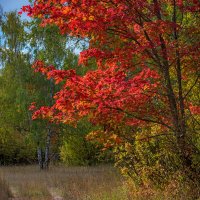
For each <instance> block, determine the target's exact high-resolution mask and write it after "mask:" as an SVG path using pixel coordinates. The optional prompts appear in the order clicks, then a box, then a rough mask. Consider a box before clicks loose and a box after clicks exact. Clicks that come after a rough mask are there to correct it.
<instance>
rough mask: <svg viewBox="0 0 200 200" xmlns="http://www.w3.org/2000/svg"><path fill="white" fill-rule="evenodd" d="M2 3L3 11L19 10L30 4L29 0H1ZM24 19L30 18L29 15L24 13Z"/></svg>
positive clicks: (0, 3)
mask: <svg viewBox="0 0 200 200" xmlns="http://www.w3.org/2000/svg"><path fill="white" fill-rule="evenodd" d="M0 5H1V6H2V8H3V12H11V11H17V12H19V11H20V9H21V7H22V6H24V5H29V0H0ZM22 19H28V17H27V15H26V14H22Z"/></svg>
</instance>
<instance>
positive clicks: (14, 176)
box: [0, 166, 200, 200]
mask: <svg viewBox="0 0 200 200" xmlns="http://www.w3.org/2000/svg"><path fill="white" fill-rule="evenodd" d="M0 174H1V177H2V181H1V182H0V200H7V199H8V197H11V196H14V197H18V198H19V199H20V200H21V198H23V200H26V199H27V200H53V199H54V198H55V197H62V199H63V200H190V199H191V200H193V199H194V198H193V197H192V193H193V192H194V190H193V191H191V190H190V185H189V183H188V184H187V183H178V182H177V181H176V179H173V180H172V181H171V182H169V184H168V185H166V187H165V188H164V189H163V190H160V189H158V188H155V187H154V186H153V185H143V186H135V185H134V184H132V183H130V182H128V181H127V180H125V179H124V178H123V177H122V176H121V175H120V174H119V173H118V172H117V170H116V169H114V168H113V167H111V166H96V167H65V166H53V167H51V168H50V169H49V170H48V171H41V170H39V169H38V167H37V166H14V167H1V168H0ZM3 180H4V181H3ZM5 181H6V182H5ZM8 186H9V187H8ZM11 193H12V195H11ZM199 196H200V195H199ZM195 199H196V198H195ZM199 200H200V198H199Z"/></svg>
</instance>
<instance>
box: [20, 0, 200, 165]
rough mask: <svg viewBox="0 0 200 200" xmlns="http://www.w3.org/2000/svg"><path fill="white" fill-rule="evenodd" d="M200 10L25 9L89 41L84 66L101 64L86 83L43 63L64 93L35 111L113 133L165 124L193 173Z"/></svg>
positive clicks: (42, 4) (121, 6) (93, 2)
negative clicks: (191, 138) (191, 133)
mask: <svg viewBox="0 0 200 200" xmlns="http://www.w3.org/2000/svg"><path fill="white" fill-rule="evenodd" d="M199 10H200V3H199V1H196V0H187V1H185V0H134V1H130V0H103V1H99V0H35V1H34V3H33V6H24V7H23V8H22V11H24V12H27V13H28V15H30V16H31V17H36V18H40V19H41V20H42V24H41V25H42V26H46V25H47V24H54V25H56V26H58V27H59V28H60V31H61V33H62V34H69V35H72V36H75V37H80V38H88V39H89V48H88V49H87V50H84V51H83V52H81V53H80V57H79V64H80V65H81V66H80V67H84V66H85V67H87V65H88V61H89V60H91V59H92V60H95V62H96V65H97V69H96V70H89V71H88V72H87V73H86V74H85V75H84V76H80V75H78V74H76V71H75V70H72V69H71V70H57V69H56V68H55V67H54V66H46V65H45V64H44V63H43V62H42V61H36V62H35V64H34V65H33V68H34V69H35V71H37V72H41V73H42V74H45V75H46V76H47V78H49V79H55V83H56V84H58V83H62V84H63V86H62V89H61V90H60V91H59V92H58V93H56V94H55V95H54V99H55V104H54V105H53V106H50V107H48V106H43V107H41V108H40V109H38V110H37V108H36V107H35V103H33V104H32V106H31V107H30V109H31V110H34V114H33V118H40V117H42V118H48V119H49V120H50V121H54V122H62V123H67V124H75V123H76V122H77V121H78V120H79V119H81V118H83V117H84V116H88V117H89V119H90V121H91V122H93V123H94V124H100V125H103V126H104V127H105V129H106V130H109V129H110V126H111V125H112V124H116V123H122V122H123V123H124V124H125V125H127V126H131V127H145V126H147V125H149V124H158V125H159V126H160V127H161V128H162V130H163V131H166V130H168V131H171V132H173V133H174V135H175V137H176V139H177V144H178V147H179V151H180V155H181V157H182V160H183V163H184V165H185V166H189V167H190V166H191V165H192V164H191V162H192V161H191V160H192V153H193V152H194V149H195V151H197V147H193V146H192V145H191V144H189V143H190V142H188V141H187V140H188V138H187V136H188V132H189V128H188V127H189V124H188V119H189V118H190V117H191V116H192V117H194V119H195V117H196V116H197V115H198V114H199V110H200V108H199V106H198V103H199V102H198V100H197V101H193V102H191V96H192V94H193V92H194V91H195V88H196V87H197V85H198V84H199V65H198V62H199V43H198V42H197V41H198V39H199V36H198V35H199V28H198V27H199ZM191 77H192V78H191ZM188 85H190V86H189V87H188ZM35 109H36V110H35ZM193 115H194V116H193ZM194 121H195V120H194ZM196 121H197V120H196ZM195 123H196V122H195ZM194 133H195V131H194ZM195 134H196V133H195ZM115 139H116V140H117V141H116V142H119V143H120V138H118V137H115ZM198 151H199V150H198Z"/></svg>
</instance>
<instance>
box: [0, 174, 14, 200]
mask: <svg viewBox="0 0 200 200" xmlns="http://www.w3.org/2000/svg"><path fill="white" fill-rule="evenodd" d="M10 197H12V194H11V191H10V189H9V187H8V185H7V183H6V182H5V180H3V178H0V199H1V200H6V199H9V198H10Z"/></svg>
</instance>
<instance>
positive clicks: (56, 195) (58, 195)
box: [49, 187, 64, 200]
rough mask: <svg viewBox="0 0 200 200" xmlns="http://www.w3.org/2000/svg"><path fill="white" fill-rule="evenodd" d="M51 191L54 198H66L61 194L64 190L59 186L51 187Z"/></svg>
mask: <svg viewBox="0 0 200 200" xmlns="http://www.w3.org/2000/svg"><path fill="white" fill-rule="evenodd" d="M49 192H50V194H51V196H52V197H53V200H64V198H63V197H62V196H61V193H62V192H61V191H60V190H59V189H58V188H53V187H52V188H49Z"/></svg>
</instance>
